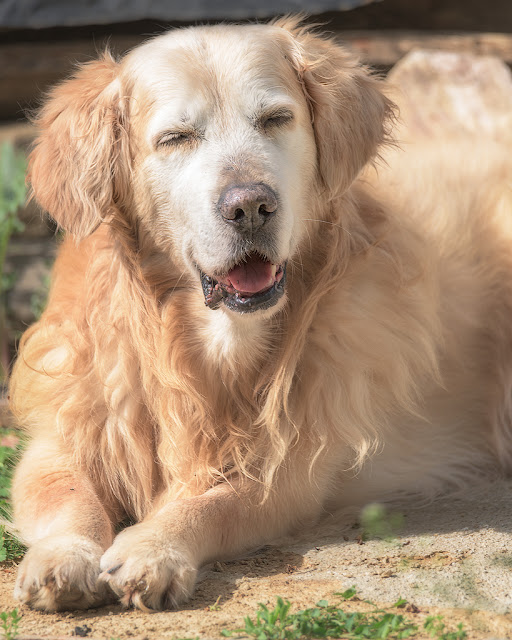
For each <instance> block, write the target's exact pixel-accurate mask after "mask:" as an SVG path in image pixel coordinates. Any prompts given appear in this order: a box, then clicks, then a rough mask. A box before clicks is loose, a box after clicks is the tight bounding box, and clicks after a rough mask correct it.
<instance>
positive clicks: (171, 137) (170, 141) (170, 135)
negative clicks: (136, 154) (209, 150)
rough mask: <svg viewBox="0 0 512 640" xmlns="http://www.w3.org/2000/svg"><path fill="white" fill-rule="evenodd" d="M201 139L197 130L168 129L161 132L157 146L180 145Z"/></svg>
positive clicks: (156, 140)
mask: <svg viewBox="0 0 512 640" xmlns="http://www.w3.org/2000/svg"><path fill="white" fill-rule="evenodd" d="M198 139H199V135H198V134H197V132H196V131H191V130H187V131H166V132H165V133H163V134H159V135H158V136H156V139H155V147H156V148H157V149H158V148H159V147H178V146H181V145H184V144H191V143H193V142H196V141H197V140H198Z"/></svg>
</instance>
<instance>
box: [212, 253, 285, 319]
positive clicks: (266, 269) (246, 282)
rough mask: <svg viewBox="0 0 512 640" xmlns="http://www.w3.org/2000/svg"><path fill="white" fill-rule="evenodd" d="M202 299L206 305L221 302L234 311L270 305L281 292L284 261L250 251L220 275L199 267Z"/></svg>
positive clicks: (283, 284) (217, 306)
mask: <svg viewBox="0 0 512 640" xmlns="http://www.w3.org/2000/svg"><path fill="white" fill-rule="evenodd" d="M200 274H201V285H202V287H203V293H204V300H205V304H206V306H207V307H210V309H218V308H219V306H220V305H221V303H224V304H225V305H226V307H227V308H228V309H231V310H232V311H237V312H238V313H252V312H254V311H262V310H264V309H270V307H273V306H274V305H275V304H276V303H277V302H278V301H279V299H280V298H281V296H282V295H283V293H284V288H285V282H286V263H285V262H283V263H282V264H274V263H272V262H270V261H269V260H266V259H265V258H264V257H262V256H260V255H259V254H256V253H254V254H250V255H248V256H247V257H246V258H245V259H244V260H243V261H242V262H240V263H238V264H237V265H235V266H234V267H233V268H232V269H230V271H228V272H227V273H226V275H223V276H215V277H213V276H208V275H206V274H205V273H203V272H202V271H200Z"/></svg>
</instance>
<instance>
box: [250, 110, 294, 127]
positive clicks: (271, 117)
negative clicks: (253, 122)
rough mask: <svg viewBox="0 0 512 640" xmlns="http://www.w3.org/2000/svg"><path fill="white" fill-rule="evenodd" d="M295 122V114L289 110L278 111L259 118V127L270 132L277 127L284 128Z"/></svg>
mask: <svg viewBox="0 0 512 640" xmlns="http://www.w3.org/2000/svg"><path fill="white" fill-rule="evenodd" d="M292 121H293V112H292V111H290V110H289V109H278V110H276V111H271V112H269V113H265V114H263V115H262V116H260V117H259V118H258V125H259V127H261V128H262V129H264V130H266V131H269V130H271V129H274V128H277V127H283V126H285V125H287V124H289V123H290V122H292Z"/></svg>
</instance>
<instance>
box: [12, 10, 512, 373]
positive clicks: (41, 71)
mask: <svg viewBox="0 0 512 640" xmlns="http://www.w3.org/2000/svg"><path fill="white" fill-rule="evenodd" d="M288 12H292V13H294V12H306V13H307V15H308V20H310V21H312V22H315V23H322V24H324V25H325V28H326V29H327V30H328V31H330V32H332V33H334V34H335V35H336V37H338V38H339V39H340V40H342V41H343V42H344V43H345V44H346V45H347V46H348V47H350V48H352V49H353V50H355V51H356V52H357V53H358V54H359V56H360V57H361V58H362V60H363V61H365V62H367V63H369V64H370V65H372V66H373V67H374V68H376V69H377V70H379V71H380V72H382V73H384V74H387V73H389V72H390V70H391V69H393V67H395V65H396V64H397V62H398V61H399V60H401V59H403V57H404V56H405V55H406V54H407V53H408V52H410V51H413V50H422V51H427V52H432V51H440V50H442V51H450V52H455V53H456V54H458V55H459V54H460V55H465V54H467V53H470V54H476V55H484V56H494V57H495V58H496V59H499V60H501V61H503V62H504V63H505V64H506V65H508V66H509V67H510V65H512V0H487V1H485V2H484V1H482V0H217V1H213V0H0V274H1V280H0V361H1V370H0V378H2V377H5V375H6V373H7V371H8V367H9V363H10V361H11V360H12V357H13V355H14V353H15V345H16V341H17V340H18V339H19V336H20V335H21V333H22V332H23V330H24V329H25V328H26V327H27V326H28V325H30V324H31V323H32V322H33V321H34V320H35V319H36V318H37V317H38V316H39V315H40V313H41V310H42V309H43V307H44V304H45V301H46V296H47V289H48V283H49V271H50V269H51V265H52V262H53V257H54V254H55V249H56V245H57V243H58V237H57V235H56V233H55V229H54V227H53V226H52V224H51V223H50V222H49V221H47V220H45V219H44V217H43V216H41V212H40V211H39V210H38V208H37V206H36V205H35V204H34V203H30V204H28V205H25V204H24V201H25V189H24V183H23V172H24V167H25V160H26V151H27V148H28V147H29V145H30V142H31V140H32V139H33V137H34V131H33V128H32V126H31V125H30V123H29V122H28V120H27V115H28V114H29V113H30V111H31V110H33V109H34V108H37V106H38V104H39V102H40V99H41V95H42V93H43V92H44V91H45V90H46V89H47V88H48V87H49V86H51V85H52V84H54V83H56V82H58V81H59V80H61V79H62V78H64V77H66V76H67V75H68V74H69V73H70V72H71V71H72V69H73V67H74V65H76V64H77V63H79V62H83V61H86V60H90V59H91V58H93V57H94V56H95V55H96V53H97V52H98V51H100V50H101V49H103V48H104V47H105V46H106V45H108V46H109V47H110V48H111V49H112V50H113V51H114V52H115V53H117V54H122V53H124V52H125V51H127V50H128V49H130V48H132V47H133V46H135V45H137V44H138V43H140V42H142V41H143V40H144V39H146V38H147V37H149V36H151V35H154V34H157V33H160V32H162V31H165V30H167V29H170V28H174V27H179V26H186V25H190V24H197V23H210V22H218V21H222V20H236V21H244V20H255V19H258V20H266V19H269V18H271V17H273V16H275V15H280V14H283V13H288ZM475 69H476V67H475ZM475 69H473V74H472V75H471V74H469V76H467V78H466V85H465V87H464V90H465V91H466V94H467V90H468V86H469V85H468V83H476V84H478V83H480V84H482V82H483V79H482V76H483V75H487V71H486V69H487V68H486V67H483V68H480V67H478V69H480V70H478V69H477V70H475ZM429 73H430V72H429ZM500 73H502V72H500ZM423 75H424V76H425V74H423ZM427 76H428V74H427ZM416 77H418V74H416ZM429 77H430V76H429ZM485 80H486V81H487V78H486V79H485ZM423 82H424V84H425V80H424V81H423ZM497 82H498V83H501V84H503V83H505V84H506V82H507V79H506V78H505V80H503V79H499V80H497ZM510 89H511V91H510V102H507V101H506V100H505V102H503V104H502V105H501V107H500V108H501V109H502V111H503V113H506V111H507V109H508V110H509V112H510V114H512V83H510ZM466 94H465V95H466ZM425 95H426V94H425ZM420 99H421V98H420ZM500 100H501V98H500ZM507 105H508V106H507ZM511 117H512V116H511ZM507 122H508V121H507Z"/></svg>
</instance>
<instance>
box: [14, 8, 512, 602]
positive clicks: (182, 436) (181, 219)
mask: <svg viewBox="0 0 512 640" xmlns="http://www.w3.org/2000/svg"><path fill="white" fill-rule="evenodd" d="M386 93H387V90H386V85H385V83H384V82H383V81H382V80H380V79H378V78H376V77H375V76H373V75H371V74H370V72H369V71H368V70H367V69H366V68H365V67H363V66H361V65H360V64H359V63H358V61H357V60H356V59H355V58H354V57H353V56H352V54H351V53H349V52H348V51H346V50H345V49H343V48H342V47H341V46H339V45H338V44H337V43H335V42H334V41H333V40H332V39H329V38H327V37H324V36H322V35H319V34H317V33H316V31H314V30H311V29H308V28H306V27H304V26H303V25H301V24H300V22H299V21H297V20H294V19H289V18H287V19H282V20H278V21H275V22H274V23H272V24H269V25H246V26H230V25H219V26H215V27H199V28H193V29H183V30H177V31H173V32H170V33H168V34H165V35H162V36H158V37H156V38H154V39H153V40H150V41H149V42H148V43H146V44H144V45H142V46H140V47H138V48H136V49H134V50H133V51H132V52H131V53H129V54H128V55H127V56H126V57H125V58H123V59H122V60H120V61H116V60H115V59H114V58H113V57H112V56H111V55H110V54H109V53H108V52H107V53H105V54H104V56H103V57H102V58H100V59H99V60H97V61H93V62H90V63H87V64H85V65H83V66H81V67H80V68H79V70H78V71H77V73H76V75H75V76H74V77H73V78H71V79H69V80H67V81H66V82H64V83H63V84H61V85H60V86H58V87H56V88H55V89H54V90H53V91H52V92H51V93H50V94H49V95H48V96H47V99H46V102H45V104H44V106H43V108H42V109H41V111H40V114H39V116H38V118H37V120H36V125H37V127H38V129H39V131H40V135H39V137H38V139H37V140H36V142H35V145H34V148H33V151H32V154H31V160H30V182H31V185H32V189H33V193H34V197H35V198H36V199H37V201H38V202H39V203H40V204H41V206H42V207H43V208H44V209H45V210H47V211H48V212H49V214H50V215H51V216H52V217H53V218H54V219H55V221H56V222H57V223H58V224H59V226H60V227H61V228H63V229H64V230H65V231H66V232H67V234H66V239H65V240H64V242H63V243H62V246H61V247H60V251H59V255H58V258H57V262H56V264H55V268H54V273H53V286H52V289H51V295H50V299H49V303H48V307H47V309H46V311H45V312H44V314H43V316H42V318H41V320H40V321H39V322H38V323H37V324H35V325H34V326H33V327H31V328H30V329H29V330H28V331H27V332H26V333H25V335H24V336H23V339H22V341H21V344H20V355H19V358H18V361H17V363H16V365H15V368H14V372H13V375H12V380H11V389H10V394H11V401H12V408H13V411H14V413H15V415H16V417H17V419H18V421H19V423H20V424H21V425H22V426H23V427H24V428H26V429H27V430H28V431H29V433H30V435H31V437H32V443H31V445H30V446H29V448H28V450H27V452H26V453H25V455H24V458H23V459H22V461H21V463H20V465H19V467H18V470H17V473H16V477H15V482H14V504H15V523H16V526H17V527H18V528H19V529H20V531H21V533H22V535H23V536H24V538H26V540H27V541H28V542H29V544H30V545H31V546H30V549H29V552H28V554H27V556H26V558H25V559H24V561H23V562H22V564H21V565H20V569H19V577H18V582H17V587H16V595H17V597H18V598H19V599H20V600H21V601H22V602H25V603H27V604H29V605H30V606H32V607H34V608H38V609H42V610H48V611H52V610H60V609H76V608H87V607H91V606H98V605H99V604H102V603H104V602H106V601H109V600H110V599H115V598H119V599H120V600H121V602H123V603H124V604H125V605H127V606H130V605H133V606H137V607H139V608H141V609H143V610H147V609H163V608H170V607H176V606H179V605H180V604H182V603H183V602H185V601H186V600H187V599H188V598H189V597H191V595H192V593H193V588H194V583H195V580H196V575H197V571H198V569H199V567H200V566H201V565H203V564H205V563H207V562H210V561H212V560H216V559H219V558H228V557H236V556H239V555H240V554H241V553H243V552H244V551H246V550H249V549H252V548H255V547H257V546H258V545H262V544H264V543H266V542H268V541H270V540H272V539H274V538H276V537H278V536H281V535H284V534H287V533H288V532H293V531H294V530H296V529H297V528H302V527H304V526H307V525H308V524H310V523H312V522H315V521H316V520H318V519H319V518H320V517H321V515H322V514H323V513H325V512H327V511H330V510H333V509H338V508H341V507H350V506H351V505H363V504H365V503H366V502H368V501H375V500H379V499H381V500H383V499H389V498H400V497H405V496H410V495H415V496H423V497H428V498H432V497H434V496H436V495H437V494H439V493H440V492H442V491H447V490H450V489H454V488H457V487H460V486H463V485H466V484H468V483H469V482H474V481H475V480H477V479H478V478H479V477H482V476H484V475H487V476H493V475H496V474H499V473H503V472H506V471H508V469H509V467H510V463H511V455H512V453H511V452H512V448H511V445H510V439H511V424H510V415H511V406H510V397H511V394H510V391H511V383H512V367H511V366H510V362H512V359H511V339H512V332H511V331H510V329H509V324H510V320H509V318H510V313H511V310H512V284H511V278H510V273H511V271H512V257H511V254H512V252H511V251H510V230H511V223H510V216H511V214H512V192H511V181H510V169H511V163H510V160H509V158H508V154H507V150H506V149H502V148H500V146H499V145H498V144H497V143H495V142H492V141H485V140H479V141H478V143H476V142H475V141H462V140H457V141H453V142H450V141H433V142H432V141H430V142H429V141H424V140H418V141H417V144H411V145H407V146H404V147H403V148H400V147H399V146H397V145H396V143H394V142H393V136H392V131H393V126H394V123H395V114H396V108H395V105H393V103H392V102H391V100H390V99H389V97H387V95H386ZM476 144H478V153H476V152H475V145H476ZM255 194H257V197H256V195H255ZM258 198H259V199H258ZM205 302H206V304H205ZM127 517H129V518H131V519H132V520H133V521H134V522H136V523H137V524H134V525H133V526H131V527H128V528H126V529H125V530H124V531H123V532H121V533H120V534H119V535H117V537H115V536H114V531H115V527H116V526H117V525H118V524H119V523H120V522H122V521H123V520H125V519H126V518H127ZM57 538H58V539H59V541H60V542H59V545H60V547H59V548H60V549H61V552H60V553H59V556H58V557H56V556H55V553H54V550H53V549H54V547H52V544H51V541H52V540H53V539H57ZM79 575H80V576H82V577H81V578H80V579H79V578H77V576H79ZM84 576H85V577H84Z"/></svg>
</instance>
